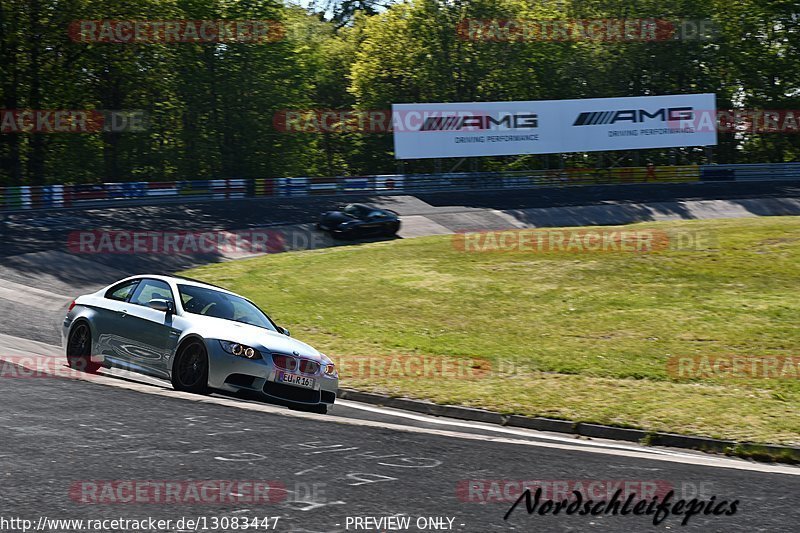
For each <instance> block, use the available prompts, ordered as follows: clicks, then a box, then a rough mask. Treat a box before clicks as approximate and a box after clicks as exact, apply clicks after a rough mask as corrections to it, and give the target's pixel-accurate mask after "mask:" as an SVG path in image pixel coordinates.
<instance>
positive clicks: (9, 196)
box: [0, 162, 800, 212]
mask: <svg viewBox="0 0 800 533" xmlns="http://www.w3.org/2000/svg"><path fill="white" fill-rule="evenodd" d="M758 180H800V162H798V163H774V164H752V165H685V166H668V167H650V168H647V167H620V168H613V169H562V170H542V171H516V172H477V173H475V172H473V173H468V172H465V173H448V174H416V175H414V174H394V175H381V176H339V177H327V178H317V177H297V178H257V179H218V180H196V181H170V182H129V183H95V184H77V185H70V184H64V185H45V186H39V187H33V186H21V187H5V188H0V212H9V211H19V210H31V209H61V208H70V207H106V206H109V207H110V206H115V205H144V204H151V203H160V202H170V201H171V202H189V201H199V200H218V199H226V198H261V197H303V196H316V195H342V194H397V193H417V192H435V191H456V190H486V189H524V188H531V187H569V186H586V185H625V184H637V183H638V184H641V183H696V182H709V181H758Z"/></svg>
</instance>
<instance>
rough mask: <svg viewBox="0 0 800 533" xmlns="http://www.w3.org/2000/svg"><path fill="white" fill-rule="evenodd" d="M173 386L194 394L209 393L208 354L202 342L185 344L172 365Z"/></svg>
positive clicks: (194, 341)
mask: <svg viewBox="0 0 800 533" xmlns="http://www.w3.org/2000/svg"><path fill="white" fill-rule="evenodd" d="M172 387H173V388H174V389H175V390H178V391H183V392H191V393H194V394H208V392H209V390H208V354H207V353H206V347H205V345H203V343H202V342H200V341H197V340H193V341H190V342H189V343H188V344H186V345H185V346H183V347H182V348H181V350H180V352H178V356H177V357H176V358H175V363H174V364H173V366H172Z"/></svg>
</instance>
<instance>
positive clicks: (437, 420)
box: [336, 400, 696, 457]
mask: <svg viewBox="0 0 800 533" xmlns="http://www.w3.org/2000/svg"><path fill="white" fill-rule="evenodd" d="M340 404H341V405H343V406H345V407H350V408H352V409H360V410H362V411H370V412H373V413H380V414H384V415H388V416H395V417H399V418H408V419H410V420H417V421H419V422H425V423H428V424H439V425H442V426H450V427H462V428H470V429H480V430H482V431H490V432H493V433H505V434H507V435H516V436H519V437H532V438H536V439H544V440H552V441H556V442H564V443H567V444H572V443H574V442H575V439H576V437H577V435H576V436H572V437H562V436H559V435H550V434H548V433H544V432H540V431H536V430H535V429H532V430H526V429H524V428H519V429H513V428H509V427H505V426H497V425H494V424H480V423H473V422H467V421H458V420H454V419H452V418H443V417H437V416H434V415H427V416H426V415H422V414H413V413H409V412H406V411H401V410H399V409H386V408H381V407H375V406H373V405H368V404H364V403H359V402H353V401H350V400H336V405H340ZM614 442H615V441H609V440H605V442H602V441H601V442H596V441H581V444H582V445H585V446H589V447H592V446H594V447H599V448H612V449H617V450H634V451H638V452H646V453H653V454H658V455H675V456H685V457H696V454H691V453H686V452H678V451H671V450H660V449H657V448H647V447H644V446H637V445H634V444H615V443H614Z"/></svg>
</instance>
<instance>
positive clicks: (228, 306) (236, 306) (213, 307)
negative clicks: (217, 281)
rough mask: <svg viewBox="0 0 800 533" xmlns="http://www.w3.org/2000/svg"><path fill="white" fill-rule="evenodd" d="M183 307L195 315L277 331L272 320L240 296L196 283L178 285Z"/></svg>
mask: <svg viewBox="0 0 800 533" xmlns="http://www.w3.org/2000/svg"><path fill="white" fill-rule="evenodd" d="M178 291H179V292H180V295H181V303H182V304H183V309H184V310H185V311H186V312H187V313H192V314H194V315H203V316H212V317H214V318H222V319H224V320H231V321H233V322H241V323H242V324H250V325H251V326H258V327H260V328H264V329H268V330H270V331H277V329H276V328H275V324H273V322H272V320H270V318H269V317H268V316H267V315H266V314H265V313H264V312H263V311H262V310H261V309H259V308H258V307H256V306H255V305H254V304H252V303H251V302H249V301H248V300H245V299H244V298H242V297H240V296H235V295H233V294H228V293H226V292H221V291H215V290H214V289H208V288H206V287H197V286H194V285H178Z"/></svg>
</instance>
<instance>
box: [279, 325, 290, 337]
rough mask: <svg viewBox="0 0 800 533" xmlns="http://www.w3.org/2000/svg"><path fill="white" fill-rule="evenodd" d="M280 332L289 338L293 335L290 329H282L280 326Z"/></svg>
mask: <svg viewBox="0 0 800 533" xmlns="http://www.w3.org/2000/svg"><path fill="white" fill-rule="evenodd" d="M278 331H279V332H280V333H283V334H284V335H286V336H287V337H291V336H292V334H291V333H289V330H288V329H286V328H282V327H280V326H279V327H278Z"/></svg>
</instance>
